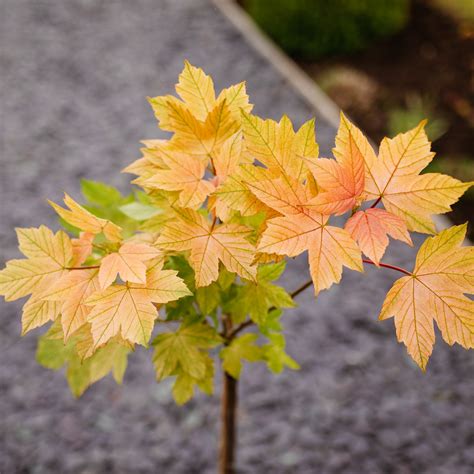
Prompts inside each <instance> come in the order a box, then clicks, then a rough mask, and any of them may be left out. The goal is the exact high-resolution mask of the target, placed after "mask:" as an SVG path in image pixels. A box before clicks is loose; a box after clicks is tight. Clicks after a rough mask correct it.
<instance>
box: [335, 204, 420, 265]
mask: <svg viewBox="0 0 474 474" xmlns="http://www.w3.org/2000/svg"><path fill="white" fill-rule="evenodd" d="M344 228H345V229H346V230H347V231H348V232H349V234H350V235H351V237H352V238H353V239H354V240H355V241H356V242H357V243H358V244H359V247H360V248H361V250H362V252H364V253H365V255H367V257H369V258H370V259H371V260H372V261H373V262H374V263H375V264H376V265H378V264H379V262H380V259H381V258H382V257H383V254H384V253H385V249H386V248H387V247H388V243H389V241H388V236H389V235H390V236H391V237H393V238H394V239H397V240H401V241H402V242H405V243H407V244H408V245H413V242H412V240H411V237H410V234H409V232H408V229H407V225H406V223H405V221H404V220H403V219H402V218H401V217H398V216H396V215H394V214H391V213H390V212H387V211H386V210H384V209H378V208H373V209H367V210H365V211H357V212H356V213H355V214H354V215H353V216H352V217H350V218H349V219H348V220H347V222H346V224H345V226H344Z"/></svg>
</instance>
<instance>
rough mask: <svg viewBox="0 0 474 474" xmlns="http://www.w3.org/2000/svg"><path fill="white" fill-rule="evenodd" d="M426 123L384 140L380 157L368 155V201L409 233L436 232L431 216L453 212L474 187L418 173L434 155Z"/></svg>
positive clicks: (446, 177) (371, 153)
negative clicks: (378, 203) (376, 203)
mask: <svg viewBox="0 0 474 474" xmlns="http://www.w3.org/2000/svg"><path fill="white" fill-rule="evenodd" d="M425 124H426V121H422V122H420V124H419V125H418V126H417V127H415V128H414V129H412V130H410V131H409V132H406V133H401V134H399V135H397V136H396V137H395V138H393V139H390V138H384V139H383V140H382V143H381V145H380V150H379V156H378V158H377V159H374V156H373V151H372V152H370V153H367V154H366V156H365V159H366V171H367V176H366V192H367V195H368V198H369V199H381V200H382V203H383V205H384V207H385V209H387V211H389V212H391V213H392V214H395V215H398V216H400V217H401V218H403V219H404V220H405V221H406V223H407V226H408V229H409V230H412V231H417V232H424V233H428V234H432V233H435V232H436V228H435V225H434V223H433V221H432V218H431V215H432V214H443V213H445V212H448V211H450V210H451V204H453V203H455V202H456V201H457V200H458V199H459V197H460V196H461V195H462V194H463V193H464V192H465V191H466V190H467V189H468V188H469V187H470V186H472V185H473V184H474V182H470V183H462V182H461V181H459V180H457V179H454V178H451V177H450V176H446V175H443V174H438V173H426V174H422V175H420V174H419V173H420V172H421V171H422V170H423V169H424V168H425V167H426V166H427V165H428V164H429V163H430V162H431V160H432V159H433V157H434V153H433V152H431V149H430V142H429V141H428V137H427V136H426V133H425V130H424V126H425Z"/></svg>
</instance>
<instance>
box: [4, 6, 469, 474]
mask: <svg viewBox="0 0 474 474" xmlns="http://www.w3.org/2000/svg"><path fill="white" fill-rule="evenodd" d="M0 18H1V25H0V26H1V38H0V48H1V50H0V64H1V70H2V73H1V76H0V83H1V123H2V125H1V144H2V149H1V151H2V153H1V159H2V172H1V176H2V186H1V195H0V202H1V213H2V214H1V228H0V230H1V234H0V238H1V246H0V259H1V260H2V261H4V260H6V259H8V258H14V257H17V256H18V255H19V254H18V251H17V250H16V246H15V236H14V233H13V227H15V226H36V225H39V224H41V223H45V224H48V225H51V226H54V225H55V224H54V222H55V218H54V215H53V212H52V211H51V210H50V209H49V208H48V206H47V205H46V203H45V199H46V198H51V199H54V200H58V199H60V197H61V195H62V192H63V190H68V191H69V192H70V193H71V194H72V195H73V196H76V197H78V189H79V185H78V179H79V178H81V177H86V178H93V179H102V180H105V181H107V182H109V183H113V184H115V185H118V186H120V187H121V188H122V189H123V190H125V189H126V183H127V181H128V180H129V177H128V176H123V175H120V174H119V170H120V169H121V168H123V167H124V166H125V165H126V164H127V163H129V162H130V161H131V160H133V159H134V158H136V157H138V153H139V151H138V148H139V145H138V142H139V140H140V139H142V138H152V137H156V136H157V133H158V132H157V130H156V128H155V121H154V118H153V115H152V113H151V111H150V109H149V107H148V105H147V103H146V101H145V97H146V96H147V95H159V94H164V93H168V92H170V90H171V88H172V86H173V84H174V82H175V80H176V77H177V75H178V73H179V71H180V69H181V67H182V61H183V59H184V58H188V59H189V60H190V61H191V62H192V63H195V64H197V65H200V66H202V67H204V68H205V69H206V71H208V72H209V73H211V74H212V75H213V76H214V78H215V80H216V83H217V86H218V87H222V86H225V85H228V84H231V83H234V82H237V81H241V80H244V79H247V81H248V90H249V92H250V94H251V98H252V100H253V101H254V102H255V103H256V104H257V106H256V109H255V110H256V112H257V113H258V114H261V115H264V116H268V117H274V118H278V117H279V116H280V115H281V114H282V113H283V112H288V113H289V114H290V116H291V117H292V118H293V119H294V120H295V122H296V123H297V124H300V123H301V122H302V121H303V120H304V119H308V118H309V117H310V116H311V115H312V112H311V110H310V109H309V108H308V106H307V105H306V104H305V103H304V102H303V101H302V100H301V99H300V98H299V97H298V96H297V94H296V93H295V92H294V91H293V90H292V89H291V88H290V87H289V86H288V84H286V83H285V81H284V80H282V79H281V78H280V77H279V76H278V74H277V73H276V72H275V70H274V69H273V68H272V67H271V66H270V65H269V64H267V63H266V62H265V61H263V60H262V59H261V58H260V57H259V56H258V55H257V54H256V53H255V52H254V51H253V50H252V49H251V48H250V47H249V46H248V45H247V44H246V42H245V41H244V40H243V38H242V37H241V36H240V35H239V33H238V32H236V31H235V30H234V29H233V27H232V26H231V25H229V24H228V22H227V21H226V20H225V19H223V18H222V17H221V16H220V14H219V12H218V11H216V10H215V9H214V7H213V6H211V4H210V3H208V2H207V1H206V0H179V1H178V0H174V1H173V0H159V1H158V0H134V1H133V2H131V1H126V0H109V1H97V0H82V1H81V0H75V1H64V0H49V1H47V0H34V1H33V0H32V1H27V0H0ZM317 125H318V136H319V140H320V141H321V143H322V148H323V150H325V151H327V150H328V149H329V147H330V144H331V142H332V140H333V136H334V130H332V128H331V127H330V126H328V125H327V124H325V123H324V121H323V120H322V119H319V120H318V121H317ZM412 256H413V250H412V249H409V248H408V247H403V246H402V245H394V246H393V250H392V252H391V254H390V255H389V256H388V258H387V260H388V261H392V262H394V263H399V264H409V263H408V262H409V260H410V259H411V258H412ZM396 276H397V275H393V274H391V273H381V272H377V271H374V270H370V269H369V270H368V271H367V272H366V274H365V275H364V276H361V275H358V274H347V275H346V278H345V280H344V283H343V284H342V285H341V286H339V287H336V288H333V289H332V290H331V291H329V292H326V293H324V294H323V295H321V297H320V298H319V300H318V301H317V304H315V303H314V300H313V298H312V296H311V295H310V294H309V293H308V294H305V295H303V296H302V298H301V300H300V301H301V305H300V307H299V308H298V309H295V310H292V311H288V314H287V316H286V317H285V322H286V326H287V333H288V351H289V353H290V354H292V355H293V356H294V357H295V358H296V359H297V360H298V361H299V362H300V363H301V365H302V369H301V371H300V372H299V373H295V372H286V373H284V374H282V375H281V376H278V377H273V376H272V375H270V374H269V373H268V372H267V371H266V370H265V369H264V367H261V366H257V365H255V366H253V367H249V368H247V369H246V370H245V372H244V374H243V377H242V385H241V391H240V396H241V400H242V403H241V410H240V413H239V422H240V436H239V453H238V454H239V472H241V473H251V474H254V473H257V474H260V473H270V472H271V473H275V474H284V473H298V474H310V473H355V474H359V473H369V474H377V473H384V474H386V473H415V474H418V473H430V474H433V473H434V474H452V473H456V474H472V472H473V471H474V424H473V416H472V407H473V406H474V380H473V373H474V371H473V369H474V358H473V356H472V354H470V353H468V352H466V351H464V350H462V349H460V348H457V347H454V348H449V347H448V346H447V345H445V344H444V343H442V342H439V344H438V345H437V346H436V348H435V352H434V355H433V357H432V359H431V362H430V364H429V371H428V373H427V374H426V375H423V374H422V373H421V372H420V371H419V370H418V369H417V368H415V367H414V365H413V363H412V362H411V361H410V359H409V358H408V357H407V355H406V352H405V350H404V348H403V347H402V346H401V345H399V344H398V343H397V342H396V340H395V337H394V331H393V325H392V323H391V322H385V323H380V322H377V310H378V308H379V306H380V304H381V302H382V300H383V296H384V292H385V291H386V290H387V289H388V287H389V285H390V284H391V282H392V281H393V280H394V278H395V277H396ZM304 279H306V270H305V262H304V260H301V259H297V260H296V261H294V262H292V263H291V265H290V270H289V271H288V272H287V275H286V280H285V284H286V285H287V286H288V288H295V287H296V286H298V284H299V283H300V282H301V281H303V280H304ZM19 308H20V304H8V305H6V304H4V303H3V302H2V303H1V325H2V331H1V333H0V347H1V351H2V354H1V355H2V365H1V368H0V417H1V420H2V421H1V430H0V472H1V473H5V474H16V473H35V474H39V473H65V474H68V473H74V474H78V473H80V474H86V473H87V474H92V473H94V474H95V473H97V474H98V473H152V472H160V473H172V474H181V473H182V474H191V473H212V472H215V457H216V443H217V441H218V426H217V419H218V407H217V406H216V403H217V400H218V399H217V398H207V397H205V396H198V397H197V399H195V400H194V401H192V402H191V403H190V404H189V405H187V406H185V407H184V408H178V407H176V406H175V405H174V403H173V401H172V400H171V397H170V393H169V386H168V385H167V384H166V383H163V384H160V385H157V384H156V383H155V382H154V377H153V370H152V366H151V362H150V359H149V356H148V354H146V352H145V351H144V350H138V351H137V353H136V354H134V356H133V357H131V359H130V365H129V369H128V371H127V374H126V376H125V382H124V385H123V387H117V386H116V385H115V384H114V382H113V381H111V380H106V381H103V382H102V383H99V384H98V385H96V386H94V387H93V388H92V389H90V390H89V391H88V392H87V393H86V394H85V395H84V396H83V398H81V399H80V400H79V401H76V400H74V399H73V397H72V396H71V395H70V393H69V391H68V388H67V385H66V382H65V380H64V378H63V376H62V375H61V374H60V373H55V372H50V371H47V370H45V369H43V368H41V367H39V366H37V365H36V363H35V362H34V351H35V341H36V336H37V334H32V335H29V336H27V337H25V338H23V339H21V340H19V338H18V335H19V332H20V318H19ZM217 396H218V394H217V395H216V397H217Z"/></svg>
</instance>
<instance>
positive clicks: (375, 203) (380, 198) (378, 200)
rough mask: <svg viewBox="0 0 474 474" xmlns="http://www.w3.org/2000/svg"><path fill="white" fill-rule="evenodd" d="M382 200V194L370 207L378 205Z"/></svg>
mask: <svg viewBox="0 0 474 474" xmlns="http://www.w3.org/2000/svg"><path fill="white" fill-rule="evenodd" d="M381 200H382V196H379V197H378V198H377V200H376V201H375V202H374V203H373V204H372V205H371V206H370V209H373V208H374V207H377V204H378V203H379V202H380V201H381Z"/></svg>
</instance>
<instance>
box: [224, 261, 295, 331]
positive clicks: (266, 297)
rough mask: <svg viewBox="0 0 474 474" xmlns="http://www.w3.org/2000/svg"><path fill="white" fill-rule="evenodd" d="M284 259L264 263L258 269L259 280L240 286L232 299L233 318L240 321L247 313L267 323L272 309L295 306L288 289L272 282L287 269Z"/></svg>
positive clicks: (253, 319) (258, 322) (252, 317)
mask: <svg viewBox="0 0 474 474" xmlns="http://www.w3.org/2000/svg"><path fill="white" fill-rule="evenodd" d="M285 265H286V263H285V262H284V261H282V262H279V263H275V264H270V265H262V266H260V267H259V268H258V270H257V281H256V282H255V283H252V282H249V283H246V284H245V285H244V286H242V287H239V289H238V293H237V295H236V297H235V298H234V299H233V300H232V301H231V303H230V305H229V310H230V312H231V313H232V320H233V321H234V322H240V321H243V320H244V319H245V317H246V316H247V314H248V315H249V316H250V318H251V319H252V321H253V322H255V323H256V324H258V325H263V324H265V322H266V320H267V316H268V314H269V311H270V309H272V308H273V309H275V308H293V307H294V306H295V303H294V302H293V300H292V299H291V296H290V295H289V294H288V293H287V292H286V290H285V289H284V288H282V287H280V286H277V285H274V284H272V283H270V282H271V281H273V280H277V279H278V278H279V277H280V275H281V274H282V273H283V270H284V269H285Z"/></svg>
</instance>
